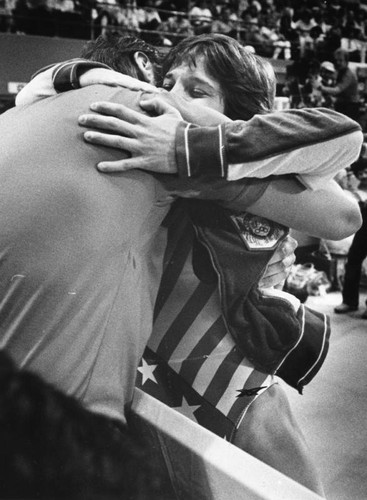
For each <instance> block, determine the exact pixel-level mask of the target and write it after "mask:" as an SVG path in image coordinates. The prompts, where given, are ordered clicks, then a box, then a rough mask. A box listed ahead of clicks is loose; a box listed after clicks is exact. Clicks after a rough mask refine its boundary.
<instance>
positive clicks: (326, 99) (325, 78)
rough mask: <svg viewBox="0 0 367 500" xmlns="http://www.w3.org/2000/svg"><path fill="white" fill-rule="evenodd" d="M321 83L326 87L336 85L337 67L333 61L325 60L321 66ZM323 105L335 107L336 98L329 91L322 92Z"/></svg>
mask: <svg viewBox="0 0 367 500" xmlns="http://www.w3.org/2000/svg"><path fill="white" fill-rule="evenodd" d="M320 77H321V85H324V86H325V87H335V82H336V69H335V66H334V64H333V63H332V62H330V61H323V62H322V63H321V66H320ZM322 96H323V104H322V105H323V106H324V107H325V108H333V107H334V98H333V97H332V96H331V95H330V94H327V93H322Z"/></svg>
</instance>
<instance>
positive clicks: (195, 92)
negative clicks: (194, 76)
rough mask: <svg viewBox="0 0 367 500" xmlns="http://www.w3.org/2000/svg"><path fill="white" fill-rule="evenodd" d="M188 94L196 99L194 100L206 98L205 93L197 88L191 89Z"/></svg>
mask: <svg viewBox="0 0 367 500" xmlns="http://www.w3.org/2000/svg"><path fill="white" fill-rule="evenodd" d="M190 94H191V97H196V98H199V97H206V96H207V93H206V92H205V91H204V90H202V89H198V88H194V89H191V91H190Z"/></svg>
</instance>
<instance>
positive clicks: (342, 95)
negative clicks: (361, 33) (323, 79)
mask: <svg viewBox="0 0 367 500" xmlns="http://www.w3.org/2000/svg"><path fill="white" fill-rule="evenodd" d="M334 59H335V67H336V70H337V75H336V84H335V86H327V85H322V84H321V90H322V92H323V93H324V94H329V95H330V96H332V97H335V110H336V111H338V112H339V113H343V114H344V115H346V116H349V117H350V118H352V120H356V121H358V118H359V92H358V79H357V76H356V74H355V72H354V71H352V70H351V68H350V67H349V54H348V52H347V51H346V50H343V49H337V50H336V51H335V52H334Z"/></svg>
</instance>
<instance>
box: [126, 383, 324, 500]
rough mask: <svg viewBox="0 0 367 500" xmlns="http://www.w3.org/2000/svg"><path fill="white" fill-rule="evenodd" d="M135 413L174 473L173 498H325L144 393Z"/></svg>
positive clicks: (138, 394)
mask: <svg viewBox="0 0 367 500" xmlns="http://www.w3.org/2000/svg"><path fill="white" fill-rule="evenodd" d="M133 413H134V416H135V420H136V422H137V425H138V427H139V429H140V430H141V432H142V433H143V435H145V437H147V438H148V439H150V442H151V446H152V448H153V449H154V451H155V452H156V454H157V457H159V458H157V460H162V466H163V463H164V466H165V467H166V469H167V471H168V474H169V476H170V478H171V481H172V485H173V489H174V491H175V493H174V495H175V496H174V498H172V500H174V499H178V500H320V499H321V497H320V496H318V495H316V494H315V493H313V492H312V491H310V490H308V489H306V488H305V487H304V486H301V485H300V484H298V483H296V482H295V481H293V480H291V479H289V478H288V477H286V476H284V475H283V474H281V473H280V472H278V471H276V470H274V469H272V468H271V467H269V466H268V465H265V464H264V463H262V462H260V461H259V460H257V459H255V458H254V457H252V456H251V455H248V454H247V453H245V452H243V451H242V450H240V449H239V448H237V447H235V446H233V445H232V444H230V443H228V442H226V441H225V440H223V439H221V438H219V437H217V436H216V435H215V434H212V433H211V432H209V431H207V430H206V429H204V428H203V427H201V426H199V425H197V424H196V423H195V422H192V421H191V420H189V419H188V418H186V417H185V416H183V415H181V414H180V413H178V412H177V411H175V410H173V409H172V408H169V407H167V406H166V405H164V404H162V403H161V402H160V401H157V400H156V399H154V398H152V397H151V396H149V395H147V394H145V393H144V392H142V391H140V390H139V389H137V390H136V392H135V398H134V402H133Z"/></svg>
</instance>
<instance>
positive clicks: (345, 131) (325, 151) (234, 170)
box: [176, 108, 363, 187]
mask: <svg viewBox="0 0 367 500" xmlns="http://www.w3.org/2000/svg"><path fill="white" fill-rule="evenodd" d="M362 142H363V134H362V131H361V127H360V126H359V124H358V123H357V122H355V121H353V120H351V119H350V118H348V117H346V116H345V115H342V114H340V113H337V112H336V111H333V110H330V109H326V108H310V109H302V110H293V109H292V110H287V111H280V112H275V113H270V114H267V115H255V116H254V117H253V118H252V119H251V120H248V121H247V122H245V121H240V120H237V121H234V122H230V123H228V122H227V123H223V124H220V125H218V126H215V127H197V126H195V125H193V124H191V123H181V124H180V126H179V127H178V129H177V135H176V161H177V165H178V168H179V172H180V175H181V176H182V177H200V176H201V175H207V176H212V177H214V178H224V179H226V180H228V181H235V180H238V179H240V178H243V177H258V178H263V177H268V176H270V175H284V174H290V173H293V174H299V175H301V176H302V178H301V180H302V182H303V183H304V184H306V185H307V186H309V187H315V186H316V185H317V182H315V181H317V179H318V178H320V177H321V178H323V180H325V178H326V179H331V178H333V177H334V176H335V174H336V173H337V172H338V171H340V170H341V169H342V168H345V167H346V166H349V165H350V164H351V163H353V162H354V161H355V160H356V159H357V158H358V156H359V153H360V149H361V145H362ZM203 150H204V151H205V157H204V155H203V153H202V151H203Z"/></svg>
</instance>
